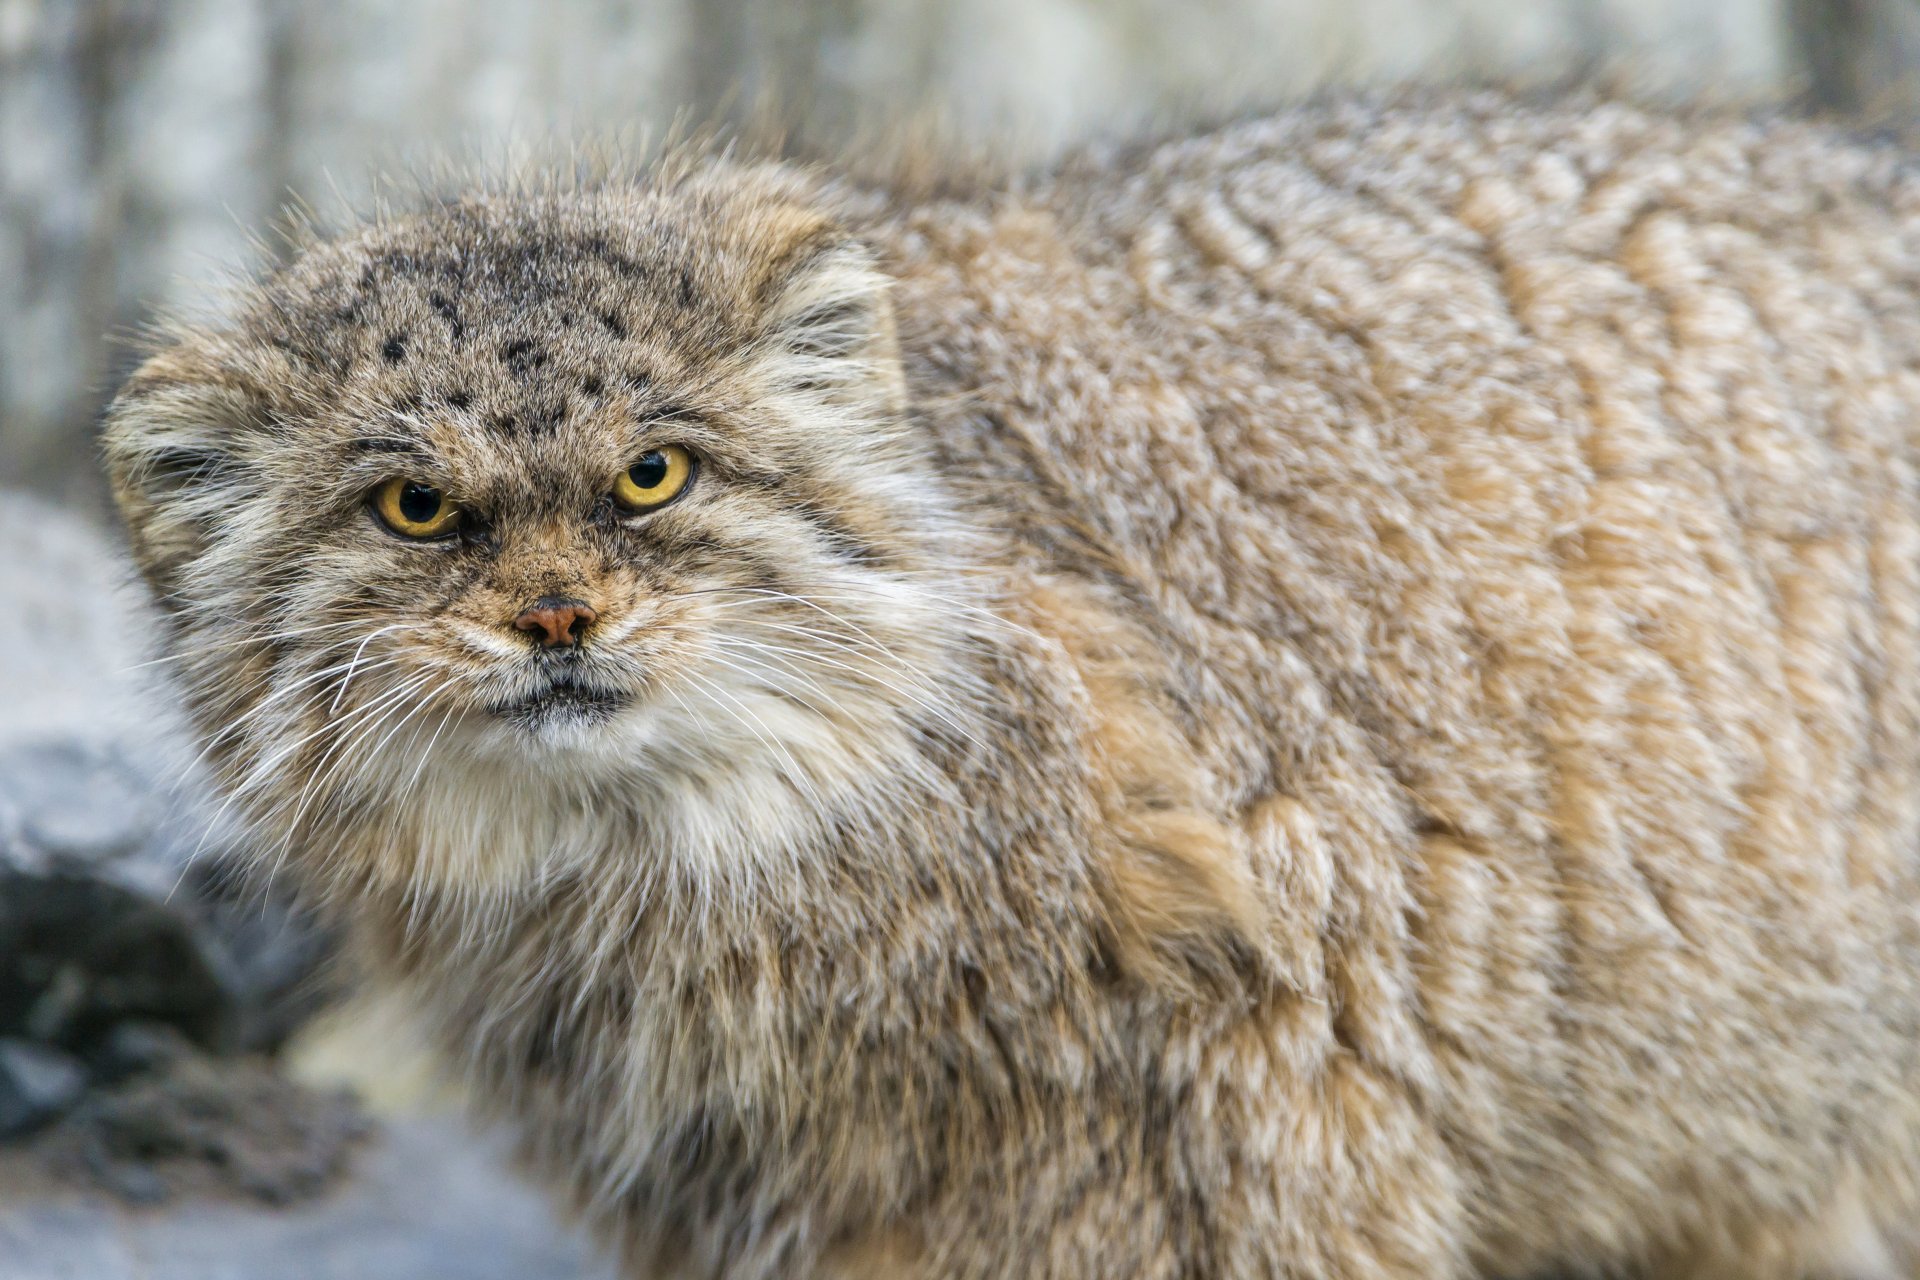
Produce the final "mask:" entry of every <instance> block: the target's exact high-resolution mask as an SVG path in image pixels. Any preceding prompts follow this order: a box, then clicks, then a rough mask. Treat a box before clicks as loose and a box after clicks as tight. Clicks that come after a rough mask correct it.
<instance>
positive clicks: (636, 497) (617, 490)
mask: <svg viewBox="0 0 1920 1280" xmlns="http://www.w3.org/2000/svg"><path fill="white" fill-rule="evenodd" d="M692 480H693V455H692V454H691V453H689V452H687V451H686V450H685V449H682V448H681V447H680V446H679V445H677V444H669V445H662V446H661V447H660V448H658V449H649V450H648V451H647V452H646V453H643V454H641V455H640V456H639V457H638V458H636V459H634V462H633V465H632V466H630V467H628V468H627V469H626V470H625V471H623V472H621V473H620V478H619V479H617V480H615V481H614V482H613V497H614V500H615V501H616V502H618V503H619V504H620V505H621V506H623V507H625V508H626V509H627V510H629V511H652V510H654V509H655V508H656V507H664V506H666V505H667V504H668V503H669V502H672V501H673V500H674V499H675V498H677V497H679V496H680V495H681V494H682V493H684V492H686V488H687V485H688V484H689V483H690V482H691V481H692Z"/></svg>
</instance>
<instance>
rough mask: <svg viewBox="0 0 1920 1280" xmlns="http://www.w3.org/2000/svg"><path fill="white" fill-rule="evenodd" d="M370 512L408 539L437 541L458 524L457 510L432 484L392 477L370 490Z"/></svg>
mask: <svg viewBox="0 0 1920 1280" xmlns="http://www.w3.org/2000/svg"><path fill="white" fill-rule="evenodd" d="M373 513H374V514H375V515H377V516H379V517H380V519H381V520H382V521H383V522H385V524H386V526H387V528H389V529H391V530H393V531H394V532H395V533H397V534H401V535H402V536H404V537H408V538H437V537H439V536H440V535H441V534H443V533H452V532H453V530H454V526H456V525H458V524H459V523H460V508H459V507H457V506H455V505H454V504H453V503H451V502H449V501H448V500H447V495H446V494H444V493H442V492H440V491H439V490H438V489H436V488H434V487H433V486H432V485H428V484H421V483H420V482H419V481H418V480H409V479H407V478H406V477H405V476H395V477H394V478H393V479H391V480H389V481H387V482H386V483H384V484H382V485H381V486H380V487H379V488H378V489H375V490H374V491H373Z"/></svg>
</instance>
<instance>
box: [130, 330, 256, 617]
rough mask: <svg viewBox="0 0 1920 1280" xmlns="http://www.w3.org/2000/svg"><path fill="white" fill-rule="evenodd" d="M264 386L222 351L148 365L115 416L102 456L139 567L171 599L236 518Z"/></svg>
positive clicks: (194, 351) (189, 347) (190, 347)
mask: <svg viewBox="0 0 1920 1280" xmlns="http://www.w3.org/2000/svg"><path fill="white" fill-rule="evenodd" d="M259 388H260V384H259V383H258V381H257V380H256V379H254V378H252V377H249V376H247V373H246V371H245V369H244V368H243V367H241V366H240V364H239V363H238V362H236V361H233V360H230V359H223V358H222V356H221V354H220V353H219V352H218V351H216V350H209V349H207V348H205V347H203V346H200V345H197V344H194V343H190V342H189V343H182V344H181V345H178V346H175V347H172V348H169V349H167V350H165V351H162V352H160V353H159V354H157V355H154V356H152V357H151V358H149V359H148V360H147V361H146V363H144V364H143V365H141V366H140V368H139V369H138V370H137V371H136V372H135V373H134V374H133V376H132V377H131V378H129V379H128V380H127V383H126V385H125V386H124V387H123V388H122V389H121V391H120V394H119V395H118V396H117V397H115V399H114V402H113V404H112V405H111V406H110V407H109V408H108V410H107V415H106V421H105V425H104V427H103V429H102V432H101V449H102V452H103V454H104V457H105V461H106V466H107V474H108V477H109V479H110V481H111V483H112V486H113V496H114V500H115V502H116V503H117V504H118V505H119V508H120V513H121V515H122V517H123V518H124V519H125V521H126V525H127V532H128V535H129V537H130V538H131V540H132V544H133V550H134V555H135V558H136V559H137V560H138V561H139V564H140V568H141V571H142V572H143V573H144V574H145V575H146V577H147V580H148V582H150V583H151V584H152V585H153V587H154V589H155V591H156V592H158V593H159V594H160V595H161V597H162V598H163V599H164V598H165V597H166V596H167V595H168V594H170V593H171V592H172V591H173V590H174V588H175V586H176V585H177V581H178V578H179V574H180V570H181V568H182V567H183V566H185V565H186V564H188V563H190V562H191V561H193V560H195V559H196V558H198V557H199V556H200V554H201V553H202V552H203V551H204V550H205V548H206V546H207V543H208V541H209V540H210V539H211V537H212V535H213V531H214V529H215V527H216V526H217V523H218V522H219V521H220V519H221V518H222V517H223V515H227V514H229V513H230V508H231V500H232V498H233V496H234V494H233V487H234V486H235V485H236V484H238V483H240V482H241V477H240V476H239V471H240V466H239V462H238V456H239V448H240V446H241V443H242V442H243V440H244V439H245V437H246V436H247V435H248V434H249V433H250V432H251V431H253V430H255V429H257V428H258V427H260V426H261V425H262V424H263V423H264V422H265V421H266V419H267V412H268V411H267V404H266V397H265V396H264V394H262V392H261V391H260V389H259Z"/></svg>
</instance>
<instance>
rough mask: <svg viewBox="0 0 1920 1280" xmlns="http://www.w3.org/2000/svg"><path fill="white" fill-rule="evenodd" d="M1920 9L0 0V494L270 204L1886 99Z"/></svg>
mask: <svg viewBox="0 0 1920 1280" xmlns="http://www.w3.org/2000/svg"><path fill="white" fill-rule="evenodd" d="M1917 55H1920V0H628V2H625V3H621V2H619V0H578V2H576V3H565V4H561V3H554V2H552V0H413V2H411V3H401V2H398V0H389V2H383V0H340V2H338V3H328V4H313V3H306V2H305V0H0V485H12V486H23V485H31V486H33V487H35V488H38V489H42V490H46V489H49V488H50V489H52V490H54V491H55V492H58V493H61V494H62V495H63V496H67V497H76V496H80V494H81V493H82V492H85V493H97V490H95V489H94V488H93V486H94V483H95V482H94V480H93V478H92V473H91V469H90V467H89V465H88V462H89V457H90V449H91V442H90V434H89V430H90V426H91V424H92V422H93V420H94V417H95V415H96V413H97V411H98V409H99V407H100V405H101V403H102V402H103V399H104V398H105V397H106V395H107V394H108V393H109V391H110V389H111V386H112V384H113V382H114V380H115V379H116V377H117V376H118V375H119V374H121V373H123V372H124V367H125V363H126V360H127V348H126V345H125V343H124V342H119V343H116V340H115V336H116V335H121V336H124V335H125V334H126V333H128V332H130V331H132V330H133V329H134V327H135V326H137V325H138V324H139V323H140V322H141V321H142V320H143V319H145V318H146V317H148V316H149V315H150V314H151V311H152V309H153V308H154V307H155V306H156V305H157V304H168V303H190V302H192V301H194V300H196V299H197V298H198V297H200V296H201V295H203V294H204V292H205V288H206V285H207V283H208V282H209V281H211V280H213V279H215V278H216V277H217V275H218V272H219V271H220V270H221V269H225V268H232V267H234V266H236V265H243V264H245V263H247V262H248V261H249V249H248V236H249V235H250V234H252V233H256V232H258V231H260V230H262V229H263V228H265V227H266V226H267V225H268V223H269V222H270V220H271V219H272V218H273V216H274V215H275V214H276V213H277V212H278V211H279V210H280V209H281V208H282V207H283V205H284V204H285V203H286V202H287V201H288V199H289V198H290V197H293V196H296V195H297V196H298V197H300V198H302V199H305V200H306V201H308V202H310V203H312V204H314V205H316V206H318V207H319V208H320V209H321V210H322V211H323V212H324V211H327V210H330V209H335V208H338V207H340V206H341V205H342V204H343V203H344V204H357V203H359V202H361V201H363V200H364V199H365V197H366V196H367V194H368V192H369V190H370V188H371V187H372V186H373V184H374V183H375V182H376V180H377V178H378V175H380V174H382V173H389V174H391V173H397V172H405V171H407V170H409V169H411V168H414V167H416V166H418V165H420V164H422V163H432V162H434V161H437V160H441V159H445V158H448V157H453V158H456V159H458V158H468V157H471V158H479V159H483V160H487V161H492V162H497V161H498V160H499V159H500V158H501V157H503V156H508V155H511V154H513V153H514V152H515V151H516V150H520V149H524V148H526V147H529V146H534V145H539V144H541V143H543V142H545V141H548V140H551V139H553V138H555V137H561V138H570V137H577V136H580V135H582V134H593V135H598V136H603V137H604V136H614V137H618V136H620V135H622V134H624V133H631V132H637V131H639V130H642V129H644V128H646V127H648V126H658V125H661V124H663V123H665V122H669V121H671V120H672V119H674V118H675V117H676V116H687V117H691V118H693V119H696V120H701V121H707V120H712V119H715V118H720V117H725V116H727V115H729V114H738V113H739V112H741V111H743V110H746V109H748V108H749V107H751V106H754V105H758V104H764V103H767V102H775V103H779V104H782V106H783V110H782V111H781V112H780V114H781V117H782V119H783V122H785V123H788V124H790V125H791V127H792V128H793V129H794V131H795V132H796V133H798V134H800V135H803V136H804V137H806V138H808V139H809V140H810V141H812V142H814V143H817V144H825V145H827V146H829V147H830V146H831V144H832V142H833V141H834V139H835V138H837V137H842V136H846V135H847V134H848V133H849V132H850V131H852V130H855V129H858V128H859V127H861V125H863V124H871V123H872V122H874V121H876V120H882V119H892V118H895V117H896V116H897V115H899V114H900V113H902V112H903V111H904V112H909V113H924V114H929V115H933V116H936V117H937V118H938V119H939V120H940V121H941V122H942V123H943V125H944V126H945V127H947V128H949V129H950V130H952V131H953V132H955V133H958V134H960V135H962V136H972V137H976V138H986V139H990V140H991V141H992V145H993V146H994V147H995V148H996V150H1001V151H1013V152H1016V153H1018V158H1019V159H1023V160H1024V159H1032V158H1035V157H1039V156H1041V155H1044V154H1045V153H1046V152H1048V151H1050V150H1052V149H1054V148H1056V147H1058V146H1059V145H1061V144H1062V143H1065V142H1070V141H1071V140H1073V139H1075V138H1076V137H1079V136H1081V135H1083V134H1084V133H1086V132H1087V131H1088V130H1089V129H1091V128H1094V127H1098V128H1099V129H1101V130H1103V131H1112V130H1115V129H1123V130H1124V129H1129V128H1134V127H1138V126H1140V125H1141V124H1142V123H1143V122H1151V121H1161V122H1164V121H1173V122H1177V121H1179V120H1181V119H1184V118H1190V117H1195V116H1200V115H1205V114H1208V113H1212V112H1218V111H1220V110H1228V109H1232V108H1234V107H1236V106H1245V105H1248V104H1264V103H1275V102H1280V101H1283V100H1284V99H1286V98H1288V97H1291V96H1296V95H1298V94H1300V93H1303V92H1306V91H1309V90H1312V89H1314V88H1318V87H1321V86H1325V85H1330V84H1383V83H1394V82H1402V81H1408V80H1421V81H1433V80H1447V79H1461V78H1467V79H1488V78H1498V79H1502V80H1517V81H1521V82H1523V83H1537V82H1542V81H1551V80H1555V79H1558V78H1562V77H1566V76H1568V75H1580V74H1594V73H1603V74H1620V75H1624V76H1625V77H1627V78H1628V79H1630V80H1631V81H1632V82H1634V83H1635V84H1637V85H1639V86H1641V87H1643V88H1645V89H1648V90H1650V91H1654V92H1670V93H1679V94H1683V95H1695V94H1699V93H1703V92H1707V93H1713V94H1715V95H1719V96H1737V97H1783V96H1801V97H1806V98H1809V99H1811V100H1812V101H1814V102H1816V103H1818V104H1820V105H1823V106H1826V107H1829V108H1837V109H1841V110H1867V111H1871V112H1873V113H1875V114H1876V115H1877V116H1878V117H1880V118H1882V119H1887V120H1899V119H1902V118H1904V117H1905V116H1906V115H1910V114H1911V109H1912V107H1913V106H1914V105H1915V102H1916V101H1917V100H1920V99H1916V96H1915V95H1914V93H1913V92H1912V89H1911V72H1912V70H1913V69H1914V67H1915V66H1916V65H1917V64H1920V56H1917Z"/></svg>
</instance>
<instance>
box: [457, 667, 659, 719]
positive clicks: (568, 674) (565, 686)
mask: <svg viewBox="0 0 1920 1280" xmlns="http://www.w3.org/2000/svg"><path fill="white" fill-rule="evenodd" d="M629 700H630V695H628V694H626V693H623V692H621V691H619V690H617V689H609V688H606V687H605V686H603V685H599V684H596V683H594V682H593V681H591V680H588V679H586V678H584V677H583V676H581V675H580V673H579V672H577V671H575V670H573V669H571V668H566V667H562V668H560V669H559V670H556V671H553V672H551V673H544V674H543V684H542V685H541V687H539V688H536V689H534V690H533V692H531V693H528V694H526V695H524V696H521V697H518V698H513V699H510V700H508V701H504V702H496V703H494V704H492V705H491V706H489V707H488V708H487V710H488V711H489V712H490V713H492V714H493V715H495V716H497V717H499V718H500V719H502V720H505V721H507V722H509V723H511V724H518V725H520V726H522V727H524V728H528V729H539V728H545V727H547V726H549V725H553V724H559V723H573V724H601V723H604V722H606V721H608V720H611V719H612V718H613V717H614V715H615V714H616V713H618V712H619V711H620V710H621V708H623V707H625V706H626V705H627V703H628V701H629Z"/></svg>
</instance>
